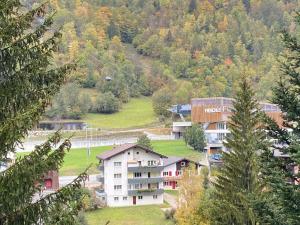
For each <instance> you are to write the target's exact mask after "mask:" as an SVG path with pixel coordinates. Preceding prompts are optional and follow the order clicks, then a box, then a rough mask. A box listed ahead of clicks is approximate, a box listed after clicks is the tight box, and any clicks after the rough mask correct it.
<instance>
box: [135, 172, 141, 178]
mask: <svg viewBox="0 0 300 225" xmlns="http://www.w3.org/2000/svg"><path fill="white" fill-rule="evenodd" d="M134 177H142V173H140V172H137V173H134Z"/></svg>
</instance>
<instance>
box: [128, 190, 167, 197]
mask: <svg viewBox="0 0 300 225" xmlns="http://www.w3.org/2000/svg"><path fill="white" fill-rule="evenodd" d="M163 193H164V189H139V190H128V196H136V195H144V196H146V195H160V194H163Z"/></svg>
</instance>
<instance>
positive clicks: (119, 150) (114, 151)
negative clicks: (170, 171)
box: [97, 144, 166, 160]
mask: <svg viewBox="0 0 300 225" xmlns="http://www.w3.org/2000/svg"><path fill="white" fill-rule="evenodd" d="M137 147H138V148H141V149H144V150H145V151H148V152H151V153H153V154H155V155H159V156H160V157H162V158H166V156H164V155H162V154H159V153H157V152H155V151H153V150H152V149H149V148H146V147H143V146H141V145H138V144H122V145H118V146H116V147H114V148H113V149H112V150H109V151H106V152H103V153H102V154H100V155H97V158H98V159H103V160H105V159H110V158H111V157H113V156H115V155H118V154H120V153H122V152H125V151H126V150H128V149H131V148H137Z"/></svg>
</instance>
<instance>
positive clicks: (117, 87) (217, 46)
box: [27, 0, 300, 117]
mask: <svg viewBox="0 0 300 225" xmlns="http://www.w3.org/2000/svg"><path fill="white" fill-rule="evenodd" d="M27 2H28V4H30V3H33V2H34V1H32V2H30V1H27ZM51 2H52V6H53V8H55V9H56V10H57V13H56V15H55V17H56V23H57V26H63V32H64V35H63V44H62V45H61V48H60V54H58V55H56V57H55V63H56V64H61V63H62V62H66V61H67V62H68V61H76V62H77V63H78V65H79V66H78V69H77V70H76V72H74V73H73V74H72V76H70V78H69V80H68V82H69V83H71V86H73V85H72V84H73V83H77V84H76V85H79V87H74V88H75V89H76V88H92V89H94V91H95V92H97V95H98V96H97V97H96V98H95V99H89V98H90V96H88V95H87V94H84V93H83V94H78V95H77V98H78V99H79V100H78V101H76V100H73V103H72V101H71V103H70V102H69V101H68V99H67V100H66V101H62V97H58V98H56V100H54V103H53V107H54V109H53V108H52V112H50V113H48V115H49V116H50V117H51V115H52V116H53V115H54V114H55V115H57V113H54V114H53V110H54V111H55V110H56V111H55V112H62V111H64V110H65V111H68V110H69V111H72V112H73V111H76V110H77V111H78V113H77V114H76V115H75V116H74V115H72V117H80V114H81V113H84V112H86V111H90V112H104V113H111V112H115V111H118V110H119V106H120V102H121V103H126V102H128V101H129V100H130V98H131V97H139V96H141V95H144V96H152V95H153V94H154V99H155V100H156V101H161V102H164V105H169V104H171V103H187V102H189V100H190V98H191V97H206V96H229V97H230V96H232V95H233V93H234V92H235V90H236V88H237V83H238V79H239V77H240V76H241V74H247V75H249V76H250V77H251V80H252V81H253V85H254V87H255V90H256V91H257V95H258V97H259V98H260V99H261V100H265V99H267V98H268V97H269V96H270V93H271V92H270V90H271V86H272V85H273V84H274V81H275V80H276V79H277V74H276V73H278V72H277V71H278V68H277V60H278V56H279V54H280V53H282V51H283V45H282V42H281V38H280V31H282V30H283V29H286V30H288V31H290V32H299V31H298V30H297V29H296V27H295V23H294V21H293V14H294V10H297V9H298V8H299V3H297V1H296V0H280V1H278V0H251V1H250V0H86V1H80V0H68V1H64V0H52V1H51ZM299 34H300V32H299ZM76 85H75V84H74V86H76ZM67 88H69V89H70V87H67ZM63 91H64V90H63ZM71 93H73V92H72V91H71ZM76 93H79V92H78V91H77V92H76ZM162 96H164V99H162ZM73 97H74V96H73ZM80 99H81V100H80ZM59 102H61V103H59ZM87 102H88V103H89V104H84V103H87ZM111 102H113V103H114V104H112V106H109V104H110V103H111ZM62 106H63V107H64V109H63V107H62ZM55 107H60V108H56V109H55ZM77 111H76V112H77ZM156 112H157V113H158V114H163V113H162V112H161V111H159V110H156ZM51 113H52V114H51ZM63 114H64V113H61V116H62V117H68V116H69V115H68V112H65V114H66V115H63Z"/></svg>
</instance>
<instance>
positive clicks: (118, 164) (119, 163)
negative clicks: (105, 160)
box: [114, 162, 122, 166]
mask: <svg viewBox="0 0 300 225" xmlns="http://www.w3.org/2000/svg"><path fill="white" fill-rule="evenodd" d="M114 166H122V162H114Z"/></svg>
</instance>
